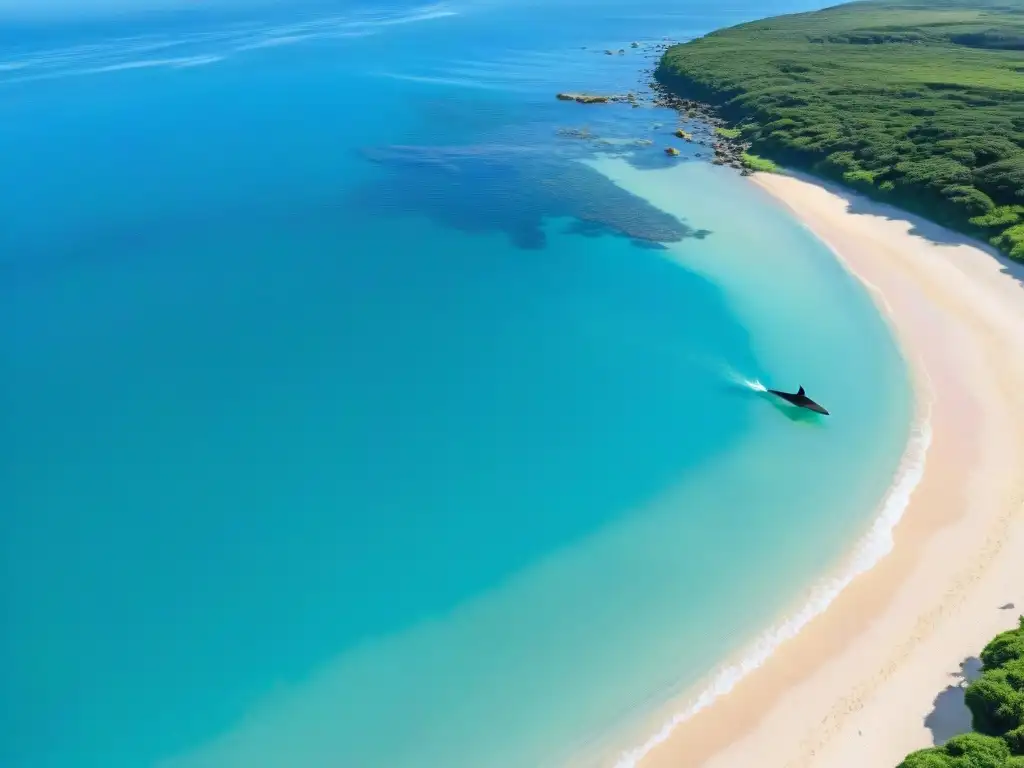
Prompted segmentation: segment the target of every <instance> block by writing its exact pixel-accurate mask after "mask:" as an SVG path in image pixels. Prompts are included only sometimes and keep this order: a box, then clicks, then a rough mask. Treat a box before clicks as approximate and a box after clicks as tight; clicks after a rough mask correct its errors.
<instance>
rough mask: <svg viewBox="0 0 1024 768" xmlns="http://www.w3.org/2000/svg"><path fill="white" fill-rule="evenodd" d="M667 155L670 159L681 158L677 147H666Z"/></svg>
mask: <svg viewBox="0 0 1024 768" xmlns="http://www.w3.org/2000/svg"><path fill="white" fill-rule="evenodd" d="M665 154H666V155H668V156H669V157H679V150H678V149H676V148H675V147H666V148H665Z"/></svg>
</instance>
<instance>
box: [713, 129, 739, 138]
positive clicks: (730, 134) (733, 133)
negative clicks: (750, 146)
mask: <svg viewBox="0 0 1024 768" xmlns="http://www.w3.org/2000/svg"><path fill="white" fill-rule="evenodd" d="M715 133H717V134H718V135H719V136H725V138H727V139H738V138H739V137H740V135H741V134H742V131H740V129H739V128H724V127H722V126H718V127H717V128H715Z"/></svg>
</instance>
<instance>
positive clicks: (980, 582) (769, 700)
mask: <svg viewBox="0 0 1024 768" xmlns="http://www.w3.org/2000/svg"><path fill="white" fill-rule="evenodd" d="M752 180H753V182H754V183H755V184H757V185H758V186H759V187H760V188H761V189H763V190H764V191H765V192H767V193H768V194H769V195H771V196H772V197H774V198H775V199H776V201H777V202H778V203H779V205H780V206H783V207H785V208H788V209H789V212H790V213H791V214H792V215H794V216H796V217H797V219H798V220H800V221H801V222H802V223H803V224H804V225H805V226H806V227H807V228H808V229H810V230H811V231H812V232H813V233H814V234H816V235H817V236H818V237H819V238H820V239H821V240H822V241H824V242H825V243H826V244H827V245H829V246H830V248H831V249H832V250H833V251H834V252H835V253H836V255H837V256H838V257H839V259H840V260H841V261H842V262H843V263H844V264H845V265H846V266H847V268H848V269H849V270H850V271H851V272H852V273H853V274H855V275H856V276H857V277H858V278H859V279H860V280H862V281H863V282H864V283H865V284H866V285H867V287H868V288H869V290H870V291H871V292H872V295H873V296H874V297H875V299H876V301H877V302H878V304H879V306H880V308H881V309H882V311H883V312H885V313H886V315H887V316H888V318H889V320H890V322H891V323H892V326H893V328H894V332H895V334H896V336H897V339H898V341H899V343H900V345H901V347H902V349H903V352H904V354H905V356H906V358H907V360H908V361H909V363H910V364H911V366H912V368H913V374H914V382H915V389H916V393H917V399H918V403H919V411H920V415H921V418H922V419H924V418H927V420H928V422H929V424H930V429H931V436H932V439H931V444H930V448H929V450H928V453H927V460H926V463H925V467H924V474H923V476H922V477H921V480H920V483H919V484H918V485H917V487H916V488H915V490H914V491H913V493H912V496H911V497H910V501H909V505H908V507H907V509H906V512H905V515H904V517H903V519H902V520H901V521H900V523H899V525H898V526H897V528H896V531H895V545H894V548H893V551H892V552H891V553H890V554H889V555H888V556H887V557H886V558H885V559H884V560H882V561H881V563H879V565H877V566H876V567H875V568H874V569H872V570H871V571H870V572H868V573H866V574H864V575H862V576H860V577H859V578H857V579H856V580H855V581H854V582H853V583H852V584H851V586H850V587H849V588H847V589H846V590H845V591H844V592H843V593H842V594H841V595H840V596H839V597H838V598H837V599H836V601H835V602H834V603H833V604H832V605H831V606H830V607H829V608H828V610H827V611H826V612H825V613H824V614H822V615H821V616H819V617H817V618H816V619H814V620H813V621H812V622H811V623H810V624H809V625H808V626H807V627H806V628H805V629H804V631H803V632H802V633H801V634H800V635H798V636H797V637H796V638H795V639H793V640H790V641H788V642H786V643H784V644H783V645H782V646H781V647H780V648H779V649H778V650H777V652H776V653H775V654H774V655H773V656H772V657H771V658H770V660H769V661H768V662H767V663H765V664H764V665H763V666H762V667H760V668H759V669H757V670H756V671H755V672H753V673H752V674H750V675H749V676H747V677H746V678H745V679H744V680H742V681H741V682H740V683H739V684H738V685H737V687H736V688H735V689H734V690H733V691H732V692H731V693H729V694H727V695H726V696H725V697H723V698H722V699H720V700H719V701H717V702H716V703H715V704H714V705H713V706H711V707H710V708H708V709H706V710H704V711H702V712H700V713H699V714H697V715H696V716H695V717H693V718H692V719H691V720H688V721H687V722H685V723H683V724H681V725H680V726H679V727H678V728H677V729H676V730H675V731H674V732H673V733H672V735H671V736H670V737H669V739H668V740H666V741H665V742H664V743H662V744H661V745H659V746H658V747H656V748H655V749H654V750H653V751H651V752H650V753H649V754H648V755H647V756H646V757H645V758H644V760H643V761H642V763H641V764H642V765H643V766H644V768H668V767H669V766H671V767H672V768H689V767H690V766H708V767H709V768H735V767H736V766H743V765H758V766H763V767H765V768H776V767H778V768H782V767H785V768H797V767H798V766H799V767H801V768H803V767H804V766H821V767H822V768H826V767H827V768H845V766H851V768H852V767H853V766H857V767H858V768H860V766H864V765H872V766H878V767H879V768H884V767H885V766H895V765H897V764H898V763H899V762H900V760H901V759H902V758H903V756H904V755H905V754H906V753H907V752H910V751H913V750H915V749H919V748H922V747H927V746H931V745H933V744H935V743H941V742H942V741H944V740H945V739H946V738H948V737H949V736H951V735H954V734H955V733H958V732H962V731H964V730H967V729H968V728H969V724H970V718H969V713H968V712H967V710H966V708H965V707H964V706H963V689H962V684H963V679H964V675H965V674H966V675H967V676H968V677H969V676H971V675H972V674H973V673H974V672H976V670H977V667H978V666H979V663H978V662H977V660H976V658H975V657H976V656H977V654H978V653H979V652H980V650H981V649H982V647H983V646H984V644H985V643H986V642H987V641H988V640H989V639H990V638H991V637H992V636H993V635H995V634H996V633H997V632H999V631H1002V630H1003V629H1008V628H1011V627H1013V626H1015V625H1016V622H1017V617H1018V615H1019V614H1022V613H1024V474H1022V473H1021V467H1024V265H1018V264H1013V263H1012V262H1009V261H1007V260H1006V259H1004V258H1002V257H1000V256H998V255H997V254H995V253H994V252H991V251H990V250H989V249H987V248H985V247H983V246H980V245H978V244H976V243H973V242H972V241H969V240H968V239H966V238H964V237H963V236H961V235H958V234H956V233H953V232H950V231H948V230H946V229H943V228H941V227H938V226H936V225H934V224H931V223H929V222H926V221H924V220H921V219H918V218H916V217H913V216H911V215H909V214H905V213H903V212H901V211H897V210H895V209H893V208H890V207H888V206H883V205H879V204H876V203H873V202H870V201H868V200H866V199H864V198H861V197H859V196H856V195H853V194H851V193H849V192H846V191H843V190H840V189H838V188H830V187H826V186H823V185H822V184H821V183H819V182H816V181H813V180H810V179H807V178H803V177H800V176H797V175H764V174H757V175H755V176H754V177H753V179H752ZM1011 604H1012V607H1010V606H1011Z"/></svg>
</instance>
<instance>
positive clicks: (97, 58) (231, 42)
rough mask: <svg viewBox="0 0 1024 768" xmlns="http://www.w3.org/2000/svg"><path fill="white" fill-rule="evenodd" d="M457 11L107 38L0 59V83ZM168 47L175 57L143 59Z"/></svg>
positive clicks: (195, 56) (370, 30) (116, 68)
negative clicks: (14, 57) (172, 49)
mask: <svg viewBox="0 0 1024 768" xmlns="http://www.w3.org/2000/svg"><path fill="white" fill-rule="evenodd" d="M457 15H458V12H457V11H456V10H454V9H453V8H452V7H450V6H449V5H448V4H446V3H433V4H429V5H422V6H419V7H417V8H412V9H409V10H406V11H378V12H373V13H352V14H348V15H333V16H325V17H320V18H314V19H307V20H303V21H298V22H291V23H288V24H263V25H258V24H245V25H231V26H229V27H225V28H223V29H217V30H212V31H211V30H208V31H203V32H193V33H189V34H183V35H175V36H161V35H147V36H137V37H127V38H117V39H109V40H104V41H100V42H96V43H89V44H85V45H75V46H68V47H66V48H55V49H44V50H37V51H32V52H30V53H29V54H28V55H24V54H23V55H22V56H20V57H19V58H17V59H11V60H7V61H3V60H0V83H24V82H29V81H34V80H52V79H55V78H62V77H81V76H84V75H100V74H107V73H113V72H121V71H125V70H132V69H142V68H149V67H173V68H180V67H193V66H200V65H204V64H213V63H215V62H219V61H224V60H225V59H227V58H229V57H231V56H233V55H236V54H242V53H245V52H249V51H256V50H258V49H265V48H276V47H280V46H285V45H294V44H298V43H302V42H306V41H309V40H313V39H332V40H341V39H345V38H356V37H365V36H367V35H373V34H378V33H381V32H384V31H385V30H386V29H387V28H388V27H392V26H395V25H403V24H413V23H418V22H425V21H431V20H436V19H444V18H448V17H451V16H457ZM168 48H175V49H178V50H176V51H175V53H180V55H179V56H173V57H166V58H153V57H151V56H147V55H145V54H151V53H152V52H154V51H159V50H165V49H168Z"/></svg>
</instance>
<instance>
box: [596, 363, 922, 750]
mask: <svg viewBox="0 0 1024 768" xmlns="http://www.w3.org/2000/svg"><path fill="white" fill-rule="evenodd" d="M726 374H727V376H728V377H729V378H730V379H731V380H732V381H734V382H735V383H736V384H737V385H739V386H744V387H748V388H749V389H752V390H755V391H763V390H764V389H765V387H764V385H763V384H761V382H759V381H757V380H756V379H748V378H745V377H743V376H741V375H740V374H738V373H737V372H735V371H733V370H732V369H728V368H726ZM920 407H921V411H920V414H919V416H918V417H917V418H916V419H915V423H914V426H913V427H912V430H911V435H910V439H909V441H908V442H907V447H906V449H905V450H904V452H903V457H902V458H901V460H900V463H899V466H898V467H897V469H896V472H895V475H894V477H893V481H892V484H891V485H890V486H889V490H888V492H887V493H886V495H885V497H884V498H883V500H882V503H881V505H880V506H879V508H878V515H877V516H876V517H875V519H874V521H873V522H872V524H871V527H870V528H869V529H868V531H867V533H865V534H864V535H863V536H862V537H861V538H860V539H859V540H858V541H857V543H856V546H855V547H854V549H853V552H852V553H851V554H850V555H849V556H848V557H847V558H846V559H845V560H844V561H843V563H842V565H841V567H840V568H839V569H838V570H837V571H836V572H835V573H833V574H830V575H828V576H827V577H825V578H823V579H822V580H821V581H819V582H818V583H817V584H815V585H814V586H813V588H812V589H811V590H810V594H809V595H808V598H807V600H806V601H805V602H804V603H803V604H802V605H801V606H800V608H799V609H797V611H796V612H795V613H793V614H791V615H790V616H788V617H787V618H785V619H783V620H782V621H780V622H779V623H777V624H775V625H773V626H772V627H770V628H769V629H768V630H767V631H765V632H763V633H762V634H761V635H760V636H758V637H757V639H756V640H754V642H753V643H752V644H751V645H750V646H748V647H747V648H746V649H745V651H744V652H743V653H742V654H741V655H740V656H739V657H738V659H737V660H736V661H732V662H727V663H725V664H723V665H722V666H720V667H719V668H718V669H717V670H715V671H714V672H713V673H712V675H711V676H710V678H709V682H708V683H707V685H705V686H704V687H703V688H702V689H701V690H700V692H699V693H698V694H697V695H696V696H695V697H693V698H691V699H689V700H688V701H686V702H685V704H684V705H683V707H682V708H681V709H680V710H679V711H677V712H675V713H674V714H672V715H671V717H669V719H668V720H667V721H666V722H664V723H663V724H662V726H661V728H659V729H658V730H657V731H656V732H655V733H653V734H652V735H651V736H650V737H649V738H648V739H647V741H645V742H644V743H642V744H640V745H638V746H636V747H634V748H632V749H629V750H627V751H625V752H623V753H621V754H620V755H619V758H618V760H617V761H616V762H615V768H637V766H639V765H640V763H641V761H642V760H643V758H644V757H646V756H647V755H648V754H649V753H650V752H651V751H652V750H653V749H655V748H656V747H657V746H658V745H659V744H661V743H663V742H664V741H666V740H667V739H668V738H669V737H670V736H671V735H672V732H673V731H675V729H676V728H677V727H678V726H679V725H681V724H682V723H684V722H686V721H687V720H690V719H691V718H693V717H694V716H695V715H697V714H698V713H699V712H701V711H702V710H704V709H706V708H708V707H709V706H711V705H712V704H713V703H714V702H715V701H717V700H718V699H719V698H720V697H722V696H724V695H725V694H727V693H729V692H730V691H732V689H733V688H735V687H736V684H737V683H739V682H740V681H741V680H742V679H743V678H745V677H746V676H747V675H749V674H750V673H751V672H753V671H754V670H756V669H757V668H758V667H760V666H762V665H763V664H764V663H765V662H766V661H767V660H768V659H769V658H770V657H771V655H772V654H773V653H774V652H775V649H776V648H778V647H779V646H780V645H782V644H783V643H784V642H785V641H787V640H790V639H792V638H794V637H796V636H797V635H798V634H799V633H800V631H801V630H803V628H804V627H806V626H807V625H808V624H809V623H810V622H811V620H812V619H814V618H815V617H817V616H819V615H820V614H822V613H823V612H824V611H825V609H827V608H828V606H829V605H831V604H832V603H833V602H834V601H835V599H836V598H837V597H838V596H839V595H840V593H842V591H843V590H844V589H846V587H848V586H849V585H850V583H851V582H852V581H853V580H854V579H855V578H857V577H858V576H860V575H861V574H863V573H866V572H868V571H870V570H871V569H872V568H874V567H875V565H877V564H878V563H879V562H880V561H881V560H882V558H884V557H885V556H886V555H888V554H889V553H890V552H891V551H892V548H893V531H894V530H895V528H896V526H897V524H899V522H900V520H901V519H902V518H903V514H904V512H905V511H906V509H907V505H908V504H909V503H910V498H911V496H912V495H913V492H914V489H915V488H916V487H917V485H918V483H920V482H921V478H922V477H923V475H924V468H925V460H926V458H927V454H928V448H929V447H930V446H931V442H932V425H931V411H932V406H931V401H930V400H929V401H927V402H925V403H923V404H922V405H921V406H920Z"/></svg>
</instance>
